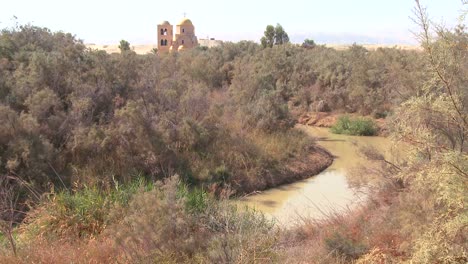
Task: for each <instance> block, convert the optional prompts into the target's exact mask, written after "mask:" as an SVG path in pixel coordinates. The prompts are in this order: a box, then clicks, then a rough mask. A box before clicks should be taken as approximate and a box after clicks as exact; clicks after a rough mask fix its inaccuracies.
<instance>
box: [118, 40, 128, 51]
mask: <svg viewBox="0 0 468 264" xmlns="http://www.w3.org/2000/svg"><path fill="white" fill-rule="evenodd" d="M119 49H120V53H124V52H125V51H128V50H130V43H129V42H128V41H126V40H124V39H122V40H121V41H120V45H119Z"/></svg>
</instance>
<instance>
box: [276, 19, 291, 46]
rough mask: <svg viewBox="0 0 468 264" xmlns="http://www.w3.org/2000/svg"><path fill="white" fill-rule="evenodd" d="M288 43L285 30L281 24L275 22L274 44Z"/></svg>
mask: <svg viewBox="0 0 468 264" xmlns="http://www.w3.org/2000/svg"><path fill="white" fill-rule="evenodd" d="M286 43H289V36H288V33H286V31H284V28H283V26H281V25H280V24H276V27H275V45H283V44H286Z"/></svg>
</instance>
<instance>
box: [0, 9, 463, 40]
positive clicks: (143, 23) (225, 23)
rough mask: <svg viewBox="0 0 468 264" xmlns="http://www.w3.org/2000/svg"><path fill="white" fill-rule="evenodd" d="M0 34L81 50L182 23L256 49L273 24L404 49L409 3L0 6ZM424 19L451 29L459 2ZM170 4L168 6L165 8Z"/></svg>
mask: <svg viewBox="0 0 468 264" xmlns="http://www.w3.org/2000/svg"><path fill="white" fill-rule="evenodd" d="M0 1H1V3H0V28H5V27H9V26H11V25H12V17H13V16H16V17H18V22H19V23H21V24H24V23H32V24H33V25H35V26H41V27H47V28H50V29H51V30H53V31H64V32H70V33H72V34H74V35H76V36H77V38H79V39H82V40H84V42H85V43H95V44H114V43H117V42H119V41H120V40H121V39H125V40H127V41H129V42H130V43H131V44H133V45H136V44H151V43H156V37H157V35H156V26H157V24H158V23H159V22H161V21H163V20H168V21H169V22H170V23H171V24H173V25H175V24H177V22H179V20H180V19H182V18H183V14H184V13H186V14H187V17H188V18H190V19H191V20H192V22H193V23H194V25H195V33H196V35H197V36H198V37H199V38H206V37H207V36H209V37H214V38H216V39H221V40H229V41H239V40H254V41H258V40H259V39H260V37H261V36H262V34H263V31H264V30H265V27H266V25H268V24H272V25H276V23H280V24H281V25H282V26H283V27H284V29H285V30H286V32H288V34H289V36H290V38H291V40H292V41H293V42H296V43H300V42H302V41H303V40H304V38H311V39H314V40H315V41H316V42H318V43H353V42H356V43H360V44H412V43H415V41H414V37H413V35H412V33H411V32H410V30H414V29H415V25H414V23H413V22H412V21H411V19H410V18H409V17H410V16H412V8H413V7H414V1H413V0H321V1H320V0H285V1H275V0H272V1H266V0H259V1H255V0H231V1H221V0H218V1H216V0H198V1H197V0H179V1H143V0H127V1H122V0H113V1H108V0H102V1H99V0H80V1H66V0H29V1H28V0H0ZM421 1H422V3H423V5H424V6H426V7H427V9H428V12H429V15H430V17H431V18H432V19H433V20H435V21H437V22H444V23H445V24H446V25H447V26H449V27H450V26H453V25H454V24H455V23H456V22H457V19H458V17H459V15H460V9H461V8H462V3H461V0H421ZM166 3H170V4H166Z"/></svg>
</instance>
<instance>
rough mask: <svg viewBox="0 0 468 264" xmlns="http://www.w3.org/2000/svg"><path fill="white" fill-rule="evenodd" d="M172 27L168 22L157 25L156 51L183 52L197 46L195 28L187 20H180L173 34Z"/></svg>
mask: <svg viewBox="0 0 468 264" xmlns="http://www.w3.org/2000/svg"><path fill="white" fill-rule="evenodd" d="M173 30H174V26H172V25H171V24H170V23H169V22H168V21H163V22H162V23H161V24H159V25H158V51H159V52H169V51H183V50H185V49H192V48H194V47H196V46H198V39H197V36H195V27H194V26H193V24H192V21H190V19H188V18H184V19H182V20H181V21H180V22H179V23H178V24H177V25H176V32H175V34H174V32H173Z"/></svg>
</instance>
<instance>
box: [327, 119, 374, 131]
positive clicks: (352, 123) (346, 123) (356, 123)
mask: <svg viewBox="0 0 468 264" xmlns="http://www.w3.org/2000/svg"><path fill="white" fill-rule="evenodd" d="M330 130H331V132H333V133H335V134H346V135H354V136H373V135H375V134H376V133H377V125H376V124H375V122H374V121H373V120H372V119H369V118H364V117H357V118H351V117H349V116H347V115H344V116H340V117H339V118H338V121H336V123H335V125H333V126H332V127H331V129H330Z"/></svg>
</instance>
